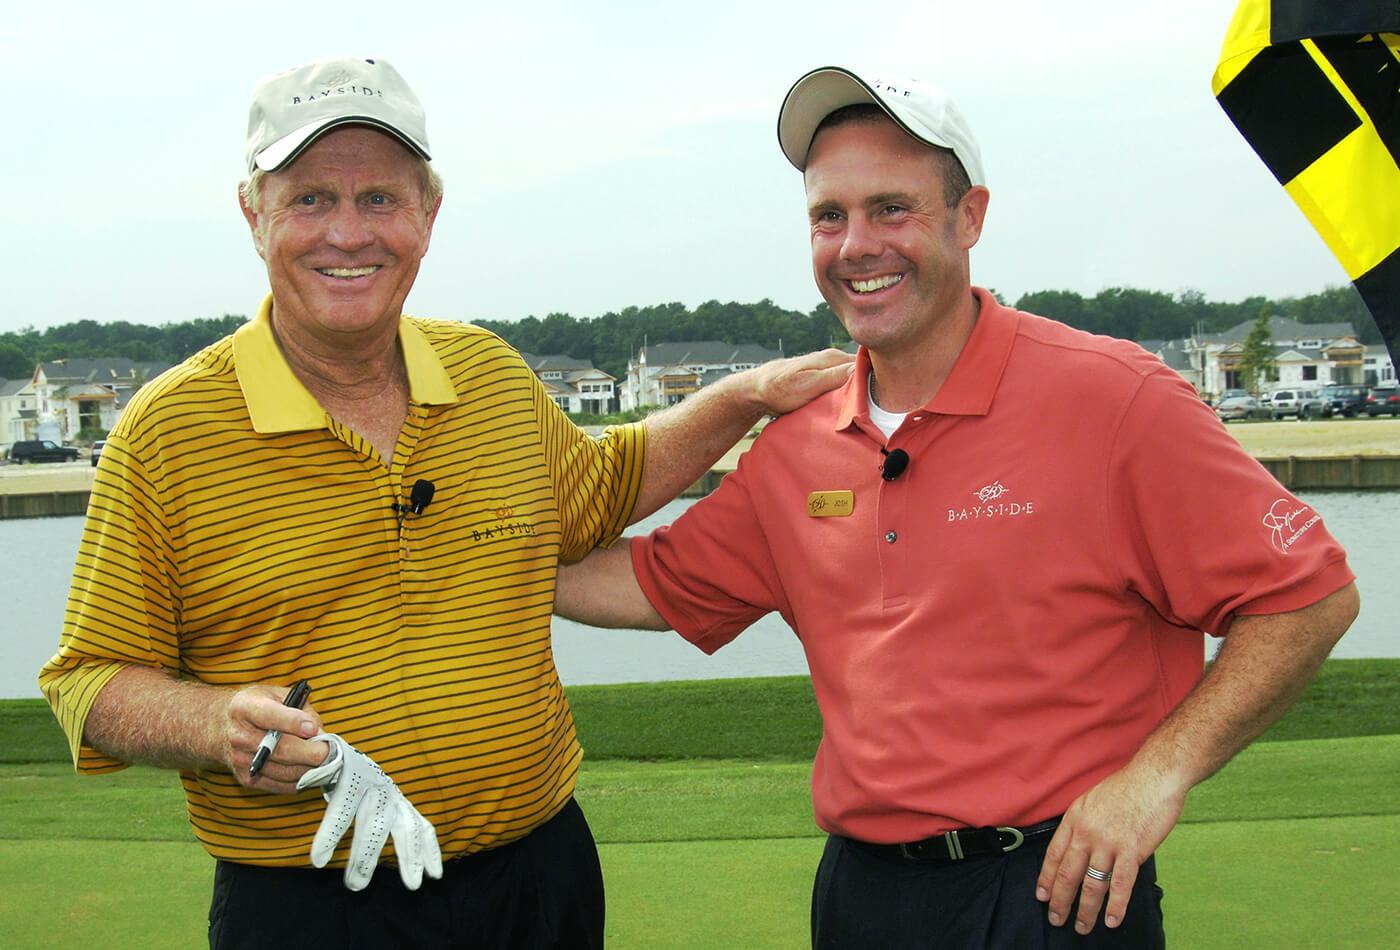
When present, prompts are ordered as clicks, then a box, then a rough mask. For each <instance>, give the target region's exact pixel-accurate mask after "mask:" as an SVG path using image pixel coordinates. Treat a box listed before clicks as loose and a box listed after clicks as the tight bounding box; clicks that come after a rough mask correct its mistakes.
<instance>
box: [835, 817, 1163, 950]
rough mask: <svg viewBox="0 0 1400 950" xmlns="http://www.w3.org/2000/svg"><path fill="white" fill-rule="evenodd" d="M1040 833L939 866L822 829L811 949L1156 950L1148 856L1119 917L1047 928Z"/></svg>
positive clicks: (1157, 911) (1158, 897)
mask: <svg viewBox="0 0 1400 950" xmlns="http://www.w3.org/2000/svg"><path fill="white" fill-rule="evenodd" d="M1049 846H1050V839H1049V837H1045V838H1042V839H1039V840H1032V841H1027V842H1026V843H1025V844H1024V845H1023V846H1021V847H1020V848H1017V849H1016V850H1015V851H1012V852H1011V853H1010V854H1004V855H989V856H987V857H979V858H970V859H968V860H965V861H957V862H953V863H946V864H935V863H920V862H915V861H904V860H902V859H891V858H886V857H882V856H877V855H873V854H871V853H870V852H869V851H866V850H862V849H861V847H860V845H859V844H853V843H852V842H851V841H849V840H848V839H846V838H842V837H840V836H839V835H831V836H830V837H829V838H828V839H827V842H826V849H825V850H824V851H823V852H822V860H821V864H820V865H819V866H818V868H817V878H816V883H815V885H814V887H813V889H812V946H813V948H814V950H863V948H869V950H1108V948H1113V950H1162V948H1164V947H1165V946H1166V937H1165V936H1164V934H1163V930H1162V891H1161V888H1159V887H1158V886H1157V871H1156V863H1155V861H1154V859H1152V858H1149V859H1148V860H1147V862H1146V863H1144V864H1143V866H1142V868H1141V870H1140V871H1139V872H1138V878H1137V882H1136V883H1135V884H1134V885H1133V896H1132V899H1131V900H1130V901H1129V903H1128V912H1127V914H1126V915H1125V919H1124V921H1123V923H1122V924H1121V925H1120V926H1118V927H1116V928H1114V929H1112V930H1109V929H1108V928H1107V927H1105V926H1104V923H1103V914H1102V912H1100V914H1099V921H1098V923H1097V924H1095V925H1094V929H1093V930H1092V931H1091V932H1090V933H1088V934H1087V935H1085V936H1080V935H1079V934H1077V933H1075V931H1074V914H1075V912H1076V911H1077V910H1078V906H1077V905H1076V906H1075V907H1074V908H1073V909H1072V910H1071V912H1070V916H1069V922H1068V923H1066V924H1065V925H1064V926H1063V927H1052V926H1050V922H1049V920H1048V919H1047V913H1048V910H1047V905H1045V904H1042V903H1040V902H1039V901H1038V900H1036V899H1035V881H1036V877H1037V876H1038V875H1039V874H1040V865H1041V863H1042V862H1043V861H1044V860H1045V850H1046V848H1048V847H1049Z"/></svg>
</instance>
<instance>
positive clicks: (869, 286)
mask: <svg viewBox="0 0 1400 950" xmlns="http://www.w3.org/2000/svg"><path fill="white" fill-rule="evenodd" d="M903 279H904V275H903V274H886V275H885V276H884V277H873V278H871V279H870V280H853V281H851V289H852V290H854V291H855V292H856V293H858V294H873V293H874V292H875V291H877V290H884V289H885V288H886V287H893V286H894V285H895V284H897V283H899V282H900V281H901V280H903Z"/></svg>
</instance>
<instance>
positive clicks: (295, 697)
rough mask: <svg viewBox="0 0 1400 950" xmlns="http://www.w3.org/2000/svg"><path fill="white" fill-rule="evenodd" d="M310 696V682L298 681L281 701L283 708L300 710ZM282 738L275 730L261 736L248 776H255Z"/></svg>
mask: <svg viewBox="0 0 1400 950" xmlns="http://www.w3.org/2000/svg"><path fill="white" fill-rule="evenodd" d="M310 695H311V682H310V681H309V680H298V681H297V684H296V685H295V686H293V687H292V691H291V692H290V693H288V694H287V698H286V699H284V700H282V705H283V706H292V707H294V708H296V709H301V708H302V707H303V706H305V705H306V699H307V697H308V696H310ZM281 738H282V733H280V732H278V731H277V730H276V729H269V730H267V735H265V736H263V740H262V742H259V743H258V751H256V752H254V753H253V764H252V765H250V766H248V774H249V775H257V774H258V771H259V770H260V769H261V768H262V767H263V764H264V763H265V762H267V757H268V756H270V755H272V750H273V749H276V748H277V742H278V740H279V739H281Z"/></svg>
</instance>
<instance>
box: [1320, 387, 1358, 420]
mask: <svg viewBox="0 0 1400 950" xmlns="http://www.w3.org/2000/svg"><path fill="white" fill-rule="evenodd" d="M1367 394H1368V390H1367V389H1366V387H1365V386H1326V387H1324V388H1323V390H1322V397H1323V398H1324V399H1326V400H1327V404H1328V405H1329V406H1331V407H1332V414H1333V415H1334V416H1348V417H1350V416H1359V415H1360V414H1361V413H1363V412H1365V411H1366V396H1367Z"/></svg>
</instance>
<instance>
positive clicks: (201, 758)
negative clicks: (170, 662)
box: [83, 665, 234, 769]
mask: <svg viewBox="0 0 1400 950" xmlns="http://www.w3.org/2000/svg"><path fill="white" fill-rule="evenodd" d="M233 695H234V694H233V691H232V690H228V689H222V688H219V687H215V686H209V685H207V684H204V683H197V682H191V681H188V680H178V679H175V678H174V677H172V676H169V675H168V674H166V673H164V672H162V671H161V670H157V669H154V668H152V667H148V666H137V665H133V666H128V667H126V668H125V669H124V670H122V671H121V672H120V673H118V674H117V675H116V676H114V677H112V679H111V680H110V681H108V682H107V684H106V685H105V686H103V687H102V690H101V692H99V693H98V694H97V698H96V699H95V700H94V701H93V704H92V709H91V711H90V712H89V713H88V717H87V722H86V723H85V724H84V727H83V736H84V739H85V741H86V742H87V744H88V745H91V746H92V747H93V748H96V749H99V750H101V751H102V752H105V753H107V754H108V755H111V756H115V757H116V758H119V759H121V760H123V761H125V762H131V763H133V764H138V765H153V766H156V767H159V768H175V769H186V768H211V767H221V766H223V764H224V762H225V761H226V760H227V752H228V750H227V748H226V740H225V735H226V729H225V728H224V724H225V722H226V721H227V710H228V707H229V703H230V702H231V700H232V697H233Z"/></svg>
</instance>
